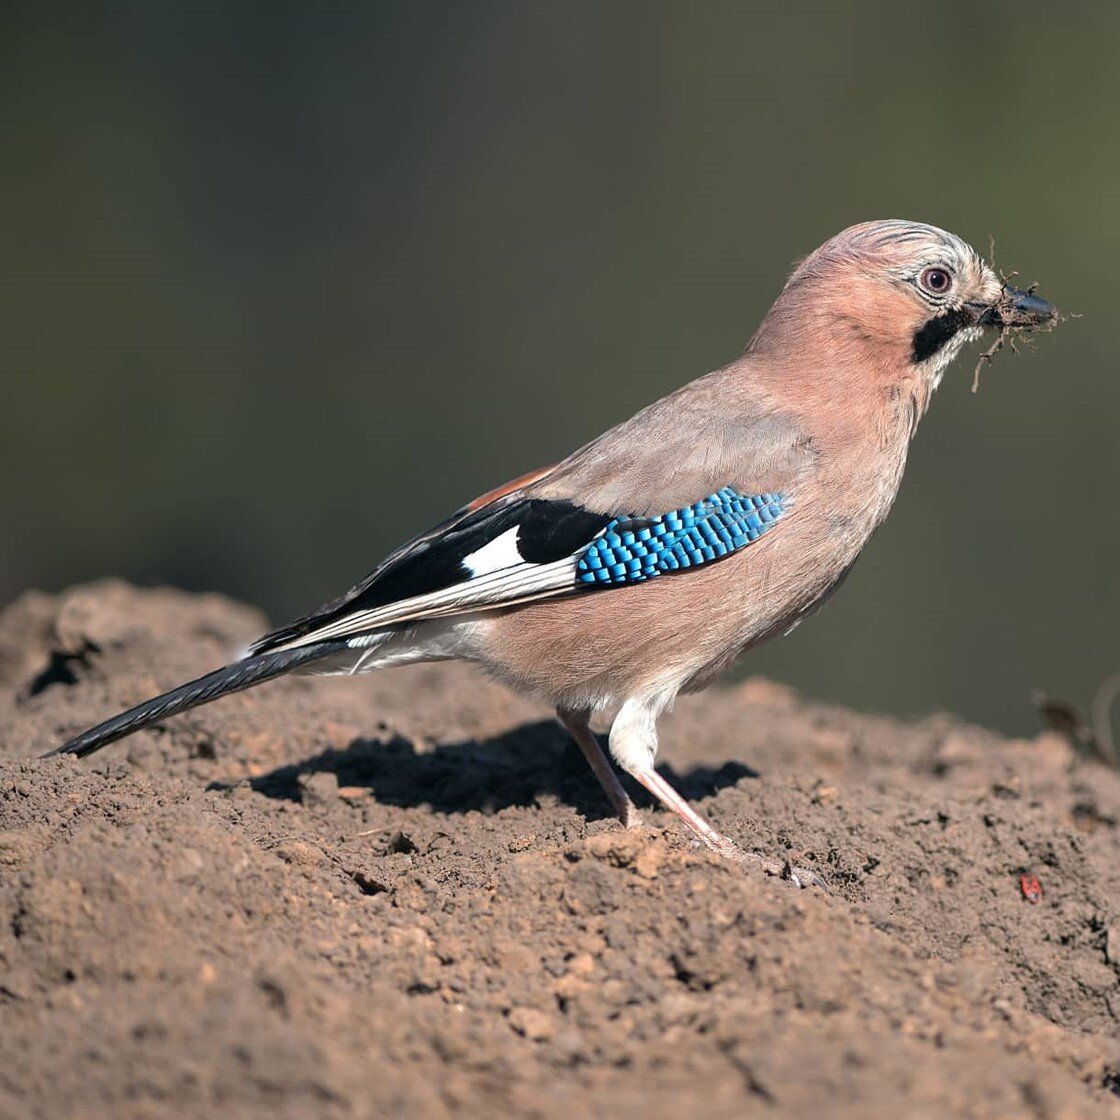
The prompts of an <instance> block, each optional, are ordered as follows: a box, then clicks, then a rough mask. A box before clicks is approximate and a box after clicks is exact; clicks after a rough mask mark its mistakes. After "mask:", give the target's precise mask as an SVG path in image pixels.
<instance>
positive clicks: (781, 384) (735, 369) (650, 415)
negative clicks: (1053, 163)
mask: <svg viewBox="0 0 1120 1120" xmlns="http://www.w3.org/2000/svg"><path fill="white" fill-rule="evenodd" d="M1055 317H1056V312H1055V310H1054V308H1053V307H1052V306H1051V305H1050V304H1048V303H1047V302H1046V301H1044V300H1042V299H1040V298H1039V297H1037V296H1035V295H1033V294H1032V293H1031V292H1023V291H1019V290H1017V289H1014V288H1010V287H1006V286H1005V285H1004V284H1003V283H1002V282H1001V281H1000V279H999V278H998V277H997V276H996V275H995V273H994V272H993V271H992V270H991V268H989V267H988V266H987V265H986V264H985V263H984V262H983V260H981V258H980V256H979V255H978V254H977V253H976V252H975V250H973V249H972V248H970V247H969V246H968V245H966V244H965V243H964V242H963V241H961V240H960V239H959V238H957V237H955V236H953V235H952V234H951V233H946V232H945V231H944V230H940V229H937V228H935V227H933V226H929V225H923V224H920V223H916V222H904V221H876V222H867V223H864V224H861V225H856V226H852V227H851V228H850V229H846V230H844V231H843V232H842V233H840V234H838V235H837V236H836V237H834V238H832V239H831V240H830V241H828V242H826V243H825V244H824V245H822V246H821V247H820V248H819V249H817V250H816V251H815V252H814V253H812V254H810V255H809V256H808V257H807V258H806V259H805V260H804V261H802V262H801V264H800V265H798V266H797V267H796V268H795V269H794V271H793V273H792V275H791V276H790V278H789V280H788V281H787V283H786V285H785V287H784V289H783V290H782V292H781V294H780V295H779V296H778V299H777V301H776V302H775V303H774V305H773V306H772V307H771V308H770V311H769V313H768V314H767V315H766V317H765V319H764V320H763V321H762V325H761V326H760V327H759V328H758V330H757V331H756V332H755V335H754V337H753V338H752V339H751V341H750V344H749V345H748V346H747V348H746V351H745V352H744V353H743V355H742V356H741V357H740V358H738V359H737V360H735V361H733V362H732V363H731V364H730V365H728V366H725V367H724V368H723V369H718V370H716V371H715V372H714V373H709V374H707V375H706V376H704V377H701V378H699V379H697V380H696V381H693V382H691V383H689V384H687V385H685V386H684V387H683V388H680V389H678V390H676V391H675V392H673V393H670V394H669V395H668V396H666V397H663V398H662V399H661V400H659V401H657V402H655V403H654V404H651V405H649V406H648V407H647V408H644V409H643V410H642V411H641V412H639V413H638V414H637V415H636V416H633V417H631V418H630V419H629V420H626V421H624V422H623V423H621V424H619V425H617V426H616V427H613V428H611V429H610V430H609V431H607V432H606V433H604V434H603V435H601V436H599V437H598V438H597V439H595V440H592V441H591V442H590V443H588V444H587V445H586V446H584V447H582V448H580V449H579V450H578V451H576V452H574V453H573V454H572V455H570V456H568V458H566V459H564V460H563V461H562V462H560V463H558V464H556V465H554V466H551V467H545V468H543V469H541V470H537V471H533V472H531V473H530V474H526V475H523V476H522V477H521V478H518V479H516V480H515V481H513V482H510V483H508V484H507V485H505V486H501V487H499V488H497V489H496V490H492V491H490V493H488V494H484V495H483V496H482V497H481V498H478V499H476V500H475V501H473V502H471V503H470V504H468V505H465V506H463V507H462V508H461V509H459V510H458V511H457V512H455V513H454V514H452V515H451V517H449V518H448V519H447V520H446V521H444V522H443V523H442V524H440V525H437V526H436V527H435V528H434V529H431V530H430V531H429V532H426V533H422V534H421V535H420V536H417V537H415V538H413V539H412V540H411V541H409V542H408V543H407V544H404V545H402V546H401V547H400V548H398V549H397V550H396V551H395V552H393V553H392V554H391V555H389V556H388V557H386V558H385V559H384V560H383V561H382V562H381V563H380V564H379V565H378V566H377V567H376V568H374V569H373V571H372V572H370V573H369V575H367V576H366V577H365V578H364V579H363V580H361V581H360V582H359V583H357V584H355V585H354V587H352V588H351V589H350V590H349V591H348V592H347V593H346V594H345V595H343V596H342V597H341V598H340V599H336V600H334V601H333V602H330V603H327V604H326V605H325V606H323V607H320V608H319V609H318V610H316V611H313V612H312V613H311V614H309V615H306V616H305V617H303V618H300V619H297V620H296V621H295V622H292V623H291V624H289V625H288V626H284V627H282V628H281V629H279V630H275V631H273V632H272V633H270V634H266V635H265V636H264V637H262V638H260V639H259V640H258V641H256V642H255V643H254V644H253V645H252V646H251V647H250V648H249V650H248V652H247V653H246V655H245V656H244V657H242V658H241V659H240V660H237V661H234V662H233V663H231V664H229V665H227V666H226V667H225V668H222V669H218V670H216V671H215V672H212V673H209V674H208V675H206V676H204V677H201V678H199V679H198V680H196V681H192V682H190V683H188V684H184V685H181V686H180V687H178V688H175V689H173V690H172V691H170V692H168V693H165V694H164V695H162V696H158V697H156V698H155V699H152V700H148V701H146V702H145V703H143V704H139V705H137V706H136V707H135V708H132V709H131V710H130V711H127V712H124V713H123V714H121V715H117V716H114V717H113V718H112V719H109V720H106V721H105V722H104V723H101V724H99V725H98V726H96V727H93V728H91V729H90V730H88V731H84V732H82V734H80V735H78V736H76V737H75V738H73V739H71V740H70V741H69V742H68V743H65V744H64V745H63V746H61V747H59V748H58V750H57V751H55V752H52V753H63V754H75V755H88V754H90V753H92V752H93V751H96V750H98V749H99V748H101V747H103V746H105V744H106V743H110V742H112V741H113V740H115V739H119V738H120V737H121V736H123V735H127V734H129V733H131V732H133V731H136V730H138V729H139V728H142V727H147V726H149V725H150V724H153V723H156V722H158V721H160V720H163V719H165V718H166V717H168V716H171V715H174V714H175V713H177V712H182V711H184V710H186V709H188V708H193V707H195V706H196V705H199V704H205V703H208V702H209V701H211V700H215V699H217V698H218V697H220V696H224V695H226V694H227V693H231V692H235V691H238V690H240V689H244V688H249V687H251V686H252V685H255V684H259V683H260V682H262V681H266V680H269V679H270V678H272V677H276V676H279V675H280V674H282V673H289V672H293V671H295V672H315V673H323V672H329V673H350V674H353V673H364V672H371V671H373V670H375V669H381V668H384V667H386V666H390V665H401V664H406V663H411V662H418V661H437V660H444V659H448V658H457V659H461V660H465V661H470V662H474V663H476V664H478V665H480V666H482V667H483V668H484V669H485V670H486V671H487V672H489V673H491V674H493V675H494V676H495V677H497V678H499V679H500V680H502V681H504V682H505V683H506V684H508V685H509V686H511V687H512V688H514V689H518V690H520V691H522V692H526V693H530V694H532V695H535V696H538V697H542V698H544V699H546V700H547V701H548V702H549V703H550V704H552V705H554V706H555V708H556V713H557V716H558V717H559V720H560V722H561V723H562V724H563V725H564V727H566V728H567V729H568V731H569V732H570V733H571V735H572V737H573V738H574V739H575V741H576V743H578V744H579V747H580V749H581V750H582V752H583V754H584V755H585V756H586V758H587V761H588V762H589V763H590V765H591V768H592V770H593V771H594V772H595V776H596V777H597V778H598V779H599V781H600V783H602V786H603V789H604V790H605V791H606V794H607V797H608V798H609V799H610V801H611V804H612V806H613V807H614V810H615V812H616V813H617V814H618V816H619V818H620V820H621V821H622V823H623V824H624V825H629V824H631V823H633V822H634V821H635V819H636V815H635V810H634V806H633V804H632V802H631V800H630V798H629V796H628V795H627V793H626V791H625V789H624V788H623V786H622V784H621V782H620V781H619V779H618V776H617V774H616V773H615V771H614V769H613V768H612V766H611V763H610V762H609V761H608V759H607V757H606V756H605V755H604V753H603V751H602V749H601V747H600V746H599V743H598V741H597V739H596V737H595V736H594V735H593V734H592V732H591V729H590V723H589V721H590V718H591V716H592V715H593V714H594V713H595V712H598V711H600V710H602V709H608V708H609V709H612V710H615V711H616V714H615V716H614V720H613V723H612V724H611V729H610V737H609V747H610V755H611V758H613V760H614V762H615V763H617V765H618V766H619V767H620V768H621V769H622V770H623V771H625V772H626V773H627V774H629V775H630V776H631V777H632V778H634V779H635V780H636V781H638V782H639V783H641V785H643V786H645V788H646V789H647V790H648V791H649V792H650V793H651V794H652V795H653V796H654V797H655V798H656V799H657V801H659V802H660V803H661V804H662V805H663V806H664V807H665V808H667V809H670V810H671V811H672V812H674V813H675V814H677V815H678V816H679V817H680V818H681V820H682V821H683V822H684V823H685V825H687V827H688V828H689V829H690V830H691V831H692V832H693V833H694V834H695V835H696V837H697V838H698V839H699V840H700V841H701V842H702V843H704V844H706V845H707V846H708V847H709V848H711V849H713V850H714V851H716V852H718V853H721V854H723V855H725V856H729V857H731V858H734V859H738V860H743V859H746V858H752V859H757V860H759V861H760V862H761V863H762V864H763V866H764V867H765V868H766V870H768V871H770V872H772V873H775V874H781V873H785V874H787V875H789V868H788V867H786V866H785V865H783V864H782V863H780V862H779V861H773V860H762V859H761V857H758V856H754V855H751V854H750V853H746V852H744V851H743V850H742V849H740V848H739V846H738V845H736V844H735V843H734V841H732V840H731V839H730V838H729V837H727V836H724V835H721V834H720V833H719V832H717V831H716V829H715V828H713V827H712V825H711V824H709V823H708V821H706V820H705V819H704V818H703V817H701V816H700V815H699V814H698V813H697V812H696V811H695V810H693V809H692V808H691V807H690V806H689V805H688V804H687V803H686V802H685V801H684V799H683V798H682V797H681V796H680V795H679V794H678V793H677V792H676V791H675V790H674V789H673V788H672V787H671V786H670V784H669V783H668V782H667V781H666V780H665V778H664V777H662V776H661V775H660V774H658V773H657V771H656V770H655V769H654V758H655V757H656V754H657V720H658V717H659V715H660V714H661V713H662V712H663V711H664V710H665V709H666V708H667V707H668V706H669V705H670V704H672V702H673V700H674V698H675V697H676V696H677V694H678V693H679V692H681V691H692V690H695V689H699V688H702V687H704V686H705V685H706V684H708V683H709V682H710V681H711V680H712V679H713V678H714V677H715V676H717V674H719V673H720V672H721V671H722V670H724V669H725V668H726V667H727V666H728V665H730V664H731V662H732V661H733V660H734V659H735V658H736V656H737V655H738V654H740V653H741V652H743V651H744V650H746V649H749V648H751V647H752V646H755V645H758V644H759V643H760V642H763V641H765V640H766V639H767V638H770V637H772V636H774V635H778V634H786V633H788V632H789V631H790V630H791V629H792V628H793V627H794V626H796V625H797V624H798V623H799V622H800V621H801V620H802V619H803V618H804V617H805V616H806V615H807V614H809V613H810V612H811V611H813V610H814V609H815V608H816V607H818V606H820V605H821V603H823V602H824V600H825V599H826V598H828V596H829V595H830V594H831V593H832V592H833V591H835V590H836V588H837V587H838V586H839V585H840V583H841V582H842V581H843V579H844V577H845V576H846V575H847V573H848V572H849V571H850V570H851V568H852V565H853V564H854V563H855V560H856V557H857V556H858V555H859V553H860V550H861V549H862V548H863V546H864V545H865V544H866V543H867V540H868V538H869V537H870V536H871V534H872V533H873V532H874V530H875V529H876V527H877V526H878V525H879V524H881V522H882V521H883V519H884V518H885V517H886V515H887V512H888V511H889V510H890V508H891V504H892V503H893V501H894V498H895V494H896V493H897V491H898V487H899V483H900V481H901V479H902V472H903V468H904V467H905V464H906V452H907V448H908V446H909V443H910V440H911V438H912V436H913V435H914V431H915V429H916V428H917V426H918V421H919V420H920V419H921V418H922V416H923V415H924V413H925V411H926V408H927V407H928V405H929V402H930V396H931V394H932V393H933V391H934V389H936V388H937V385H938V383H939V381H940V380H941V376H942V374H943V373H944V371H945V368H946V366H948V365H949V363H950V362H951V361H952V360H953V358H954V357H956V355H957V354H958V352H959V351H960V349H961V347H962V346H963V345H964V344H965V343H966V342H968V341H970V340H972V339H975V338H976V337H977V336H978V335H979V334H980V331H981V329H982V328H983V327H986V326H991V327H1005V326H1014V327H1019V328H1025V329H1030V328H1032V327H1037V326H1042V325H1046V324H1049V323H1050V322H1052V321H1053V320H1054V319H1055Z"/></svg>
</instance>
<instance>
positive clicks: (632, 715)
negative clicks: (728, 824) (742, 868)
mask: <svg viewBox="0 0 1120 1120" xmlns="http://www.w3.org/2000/svg"><path fill="white" fill-rule="evenodd" d="M656 719H657V713H656V710H655V709H652V708H650V707H648V706H646V705H643V704H638V703H635V702H634V701H628V702H627V703H625V704H623V705H622V708H621V709H620V710H619V713H618V715H617V716H616V717H615V721H614V724H613V725H612V726H611V738H610V746H611V754H612V755H613V756H614V758H615V760H616V761H617V762H618V764H619V765H620V766H621V767H622V768H623V770H625V771H626V772H627V773H628V774H629V775H630V776H631V777H632V778H633V779H634V780H635V781H637V782H641V784H642V785H643V786H645V788H646V789H648V790H649V792H650V793H652V794H653V796H654V797H656V798H657V800H658V801H659V802H660V803H661V804H662V805H663V806H664V807H665V808H666V809H668V810H669V811H670V812H671V813H675V814H676V815H677V816H678V817H680V819H681V820H682V821H683V822H684V825H685V827H686V828H688V830H689V831H690V832H691V833H692V834H693V835H694V836H695V837H696V838H697V839H698V840H699V841H700V842H701V843H702V844H704V845H705V846H706V847H708V848H710V849H711V850H712V851H713V852H715V853H716V854H717V855H721V856H723V857H724V858H725V859H731V860H734V861H735V862H736V863H754V864H756V865H758V866H759V867H761V868H762V870H763V871H765V872H766V874H767V875H774V876H777V877H778V878H781V879H789V880H790V881H791V882H792V883H794V884H795V885H796V886H798V887H803V886H815V887H825V882H824V880H823V879H821V877H820V876H819V875H817V874H816V873H815V872H812V871H808V870H805V869H804V868H799V867H793V866H792V865H791V864H790V863H789V861H788V860H783V859H774V858H768V857H766V856H762V855H759V854H757V853H756V852H747V851H744V850H743V849H742V848H740V847H739V845H738V844H736V843H735V841H734V840H732V839H731V838H730V837H729V836H724V835H723V833H722V832H719V831H718V830H717V829H716V828H714V827H713V826H712V824H711V823H710V822H709V821H707V820H705V819H704V818H703V817H702V816H701V815H700V814H699V813H698V812H696V810H695V809H693V808H692V806H691V805H689V803H688V802H687V801H685V799H684V798H683V797H681V795H680V794H679V793H677V791H676V790H675V789H673V787H672V786H671V785H670V784H669V783H668V782H667V781H666V780H665V779H664V778H663V777H662V776H661V775H660V774H658V773H657V771H656V770H654V768H653V760H654V757H655V756H656V754H657V728H656Z"/></svg>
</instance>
